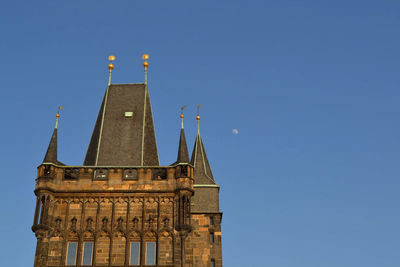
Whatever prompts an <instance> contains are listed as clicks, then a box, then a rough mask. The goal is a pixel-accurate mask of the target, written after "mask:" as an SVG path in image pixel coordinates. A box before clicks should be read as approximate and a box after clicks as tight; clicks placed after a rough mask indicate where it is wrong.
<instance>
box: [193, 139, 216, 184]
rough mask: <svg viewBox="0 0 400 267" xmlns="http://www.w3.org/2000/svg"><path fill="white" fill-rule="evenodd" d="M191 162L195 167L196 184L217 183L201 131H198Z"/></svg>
mask: <svg viewBox="0 0 400 267" xmlns="http://www.w3.org/2000/svg"><path fill="white" fill-rule="evenodd" d="M190 163H191V164H192V165H193V167H194V183H195V184H216V182H215V181H214V177H213V174H212V172H211V168H210V163H209V162H208V159H207V154H206V150H205V149H204V145H203V140H202V139H201V136H200V132H197V136H196V141H195V143H194V147H193V151H192V159H191V161H190Z"/></svg>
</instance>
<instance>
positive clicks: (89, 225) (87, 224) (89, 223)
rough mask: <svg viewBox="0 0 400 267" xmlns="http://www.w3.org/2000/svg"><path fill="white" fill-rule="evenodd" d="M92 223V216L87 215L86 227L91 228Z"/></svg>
mask: <svg viewBox="0 0 400 267" xmlns="http://www.w3.org/2000/svg"><path fill="white" fill-rule="evenodd" d="M92 224H93V219H92V217H89V218H87V220H86V229H87V230H91V229H92V228H93V227H92Z"/></svg>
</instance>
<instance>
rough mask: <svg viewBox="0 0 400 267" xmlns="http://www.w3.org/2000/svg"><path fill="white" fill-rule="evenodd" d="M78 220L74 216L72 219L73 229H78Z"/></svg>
mask: <svg viewBox="0 0 400 267" xmlns="http://www.w3.org/2000/svg"><path fill="white" fill-rule="evenodd" d="M77 221H78V220H77V219H76V218H75V217H74V218H72V219H71V230H76V222H77Z"/></svg>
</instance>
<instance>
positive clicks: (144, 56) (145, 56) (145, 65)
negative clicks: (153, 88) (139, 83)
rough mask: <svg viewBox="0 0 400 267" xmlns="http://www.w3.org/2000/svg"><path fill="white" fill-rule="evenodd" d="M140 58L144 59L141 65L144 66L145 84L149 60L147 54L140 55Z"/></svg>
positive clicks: (145, 82)
mask: <svg viewBox="0 0 400 267" xmlns="http://www.w3.org/2000/svg"><path fill="white" fill-rule="evenodd" d="M142 59H143V60H144V62H143V67H144V84H146V85H147V68H148V67H149V62H147V60H148V59H149V54H144V55H143V56H142Z"/></svg>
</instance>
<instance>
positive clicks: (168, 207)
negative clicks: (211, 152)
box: [32, 55, 222, 267]
mask: <svg viewBox="0 0 400 267" xmlns="http://www.w3.org/2000/svg"><path fill="white" fill-rule="evenodd" d="M114 59H115V57H110V60H111V62H110V64H109V70H110V80H109V85H108V87H107V89H106V91H105V94H104V98H103V101H102V103H101V106H100V111H99V114H98V117H97V120H96V123H95V126H94V129H93V133H92V137H91V139H90V142H89V146H88V149H87V152H86V157H85V160H84V163H83V165H82V166H69V165H66V164H63V163H61V162H60V161H58V157H57V131H58V120H59V117H60V115H59V113H57V120H56V126H55V129H54V132H53V135H52V137H51V140H50V144H49V146H48V149H47V152H46V154H45V157H44V160H43V163H42V164H41V165H40V166H39V167H38V174H37V179H36V187H35V191H34V192H35V195H36V210H35V216H34V221H33V226H32V230H33V232H34V233H35V235H36V237H37V246H36V254H35V260H34V267H44V266H54V267H56V266H119V267H122V266H159V267H177V266H181V267H183V266H185V267H189V266H191V267H192V266H195V267H197V266H198V267H201V266H207V267H209V266H210V267H215V266H222V250H221V219H222V213H221V212H220V210H219V186H218V184H217V183H216V182H215V180H214V177H213V174H212V172H211V168H210V164H209V162H208V159H207V155H206V151H205V147H204V144H203V141H202V138H201V135H200V129H199V121H200V116H197V122H198V127H197V135H196V138H195V144H194V147H193V152H192V155H191V160H189V153H188V148H187V145H186V137H185V131H184V125H183V114H181V120H182V121H181V129H180V137H179V147H178V156H177V161H176V162H175V163H173V164H171V165H169V166H160V165H159V159H158V151H157V144H156V136H155V130H154V124H153V115H152V110H151V103H150V96H149V90H148V87H147V67H148V63H147V59H148V56H147V55H145V56H144V57H143V59H144V60H145V62H144V63H143V65H144V67H145V74H146V78H145V82H144V83H138V84H111V72H112V70H113V68H114V65H113V64H112V61H113V60H114ZM60 109H61V107H60Z"/></svg>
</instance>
